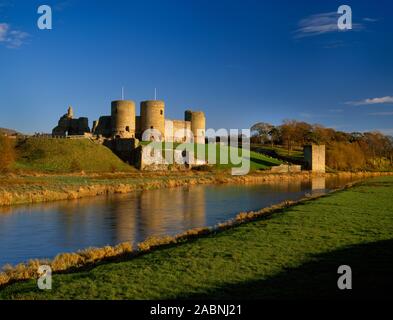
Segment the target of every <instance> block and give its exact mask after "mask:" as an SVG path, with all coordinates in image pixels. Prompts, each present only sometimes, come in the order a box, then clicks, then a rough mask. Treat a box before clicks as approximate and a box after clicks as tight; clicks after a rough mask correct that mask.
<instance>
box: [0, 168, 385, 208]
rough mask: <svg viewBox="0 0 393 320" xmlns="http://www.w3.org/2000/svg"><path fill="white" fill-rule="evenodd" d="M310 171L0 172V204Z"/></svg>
mask: <svg viewBox="0 0 393 320" xmlns="http://www.w3.org/2000/svg"><path fill="white" fill-rule="evenodd" d="M388 174H392V173H347V172H341V173H334V174H325V176H326V177H333V176H334V177H345V178H348V177H352V178H365V177H373V176H379V175H388ZM311 177H312V174H311V173H310V172H307V171H306V172H301V173H290V174H276V173H269V172H263V171H256V172H252V173H250V174H248V175H246V176H232V175H231V174H230V173H229V172H227V171H220V170H219V171H213V172H203V171H202V172H199V171H182V172H150V173H149V172H143V173H141V172H136V173H101V174H67V175H43V174H35V175H15V174H8V175H3V176H2V175H0V206H9V205H16V204H26V203H38V202H48V201H55V200H69V199H79V198H84V197H93V196H99V195H105V194H114V193H129V192H133V191H138V190H151V189H159V188H171V187H179V186H191V185H197V184H222V183H265V182H279V181H290V180H309V179H310V178H311Z"/></svg>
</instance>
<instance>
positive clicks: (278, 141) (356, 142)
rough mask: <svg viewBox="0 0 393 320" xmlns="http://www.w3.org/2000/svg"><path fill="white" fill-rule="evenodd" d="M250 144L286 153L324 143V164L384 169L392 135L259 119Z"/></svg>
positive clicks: (392, 160)
mask: <svg viewBox="0 0 393 320" xmlns="http://www.w3.org/2000/svg"><path fill="white" fill-rule="evenodd" d="M251 132H252V136H251V143H255V144H263V145H270V146H272V147H274V146H281V147H284V148H286V149H287V151H288V155H289V154H290V151H292V150H293V149H294V148H300V147H303V146H304V145H307V144H324V145H326V165H327V166H328V167H330V168H332V169H336V170H375V169H378V170H384V169H391V168H392V166H393V137H391V136H387V135H384V134H382V133H381V132H378V131H375V132H363V133H362V132H351V133H348V132H343V131H338V130H335V129H332V128H326V127H324V126H322V125H320V124H309V123H307V122H302V121H297V120H284V121H283V123H282V124H281V125H279V126H274V125H272V124H269V123H265V122H259V123H256V124H255V125H253V126H252V127H251Z"/></svg>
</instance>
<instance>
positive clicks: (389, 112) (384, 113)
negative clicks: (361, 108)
mask: <svg viewBox="0 0 393 320" xmlns="http://www.w3.org/2000/svg"><path fill="white" fill-rule="evenodd" d="M369 115H370V116H393V111H386V112H372V113H369Z"/></svg>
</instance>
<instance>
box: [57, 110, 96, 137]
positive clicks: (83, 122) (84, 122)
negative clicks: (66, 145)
mask: <svg viewBox="0 0 393 320" xmlns="http://www.w3.org/2000/svg"><path fill="white" fill-rule="evenodd" d="M72 116H73V111H72V108H71V107H70V108H68V112H67V113H66V114H64V115H63V116H62V117H61V118H60V119H59V121H58V125H57V126H56V127H55V128H53V130H52V136H54V137H65V136H67V135H84V134H85V133H90V128H89V119H88V118H85V117H81V118H78V119H73V118H72Z"/></svg>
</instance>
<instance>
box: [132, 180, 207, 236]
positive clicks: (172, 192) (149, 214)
mask: <svg viewBox="0 0 393 320" xmlns="http://www.w3.org/2000/svg"><path fill="white" fill-rule="evenodd" d="M138 201H139V210H138V211H139V217H138V222H139V224H140V228H139V230H140V232H141V235H140V236H139V237H138V238H146V237H148V236H153V235H163V234H168V233H177V232H176V230H179V229H189V228H194V227H197V226H203V225H204V224H205V215H206V212H205V189H204V188H200V187H193V188H192V189H189V188H175V189H167V190H165V192H163V190H150V191H148V192H142V193H141V194H140V197H139V198H138ZM163 204H165V205H163Z"/></svg>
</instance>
